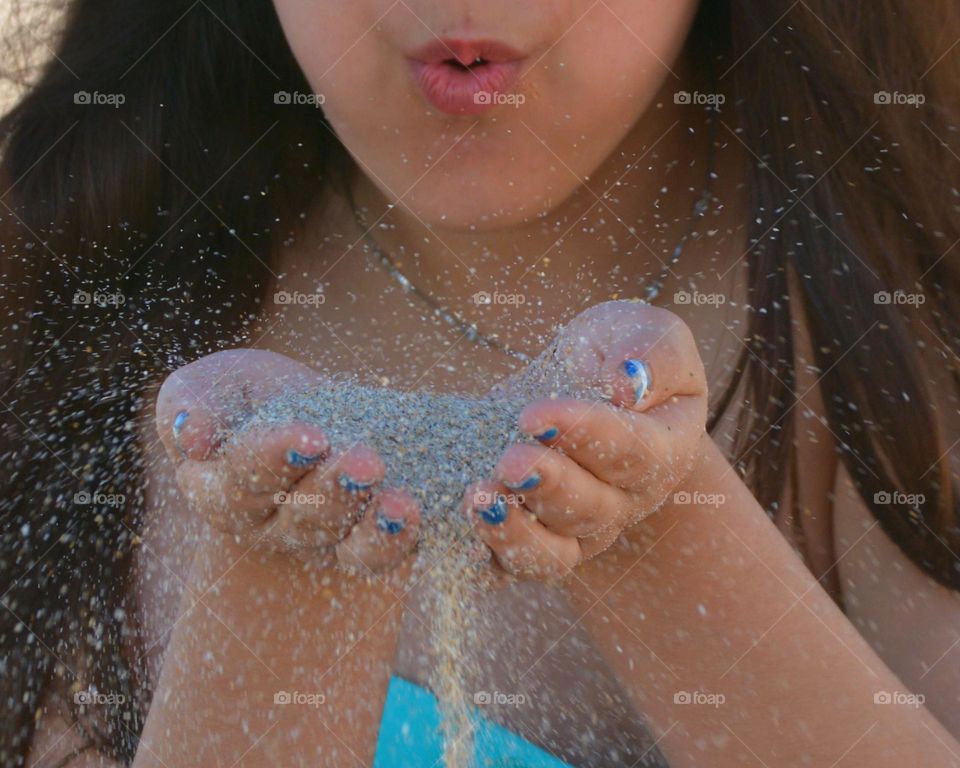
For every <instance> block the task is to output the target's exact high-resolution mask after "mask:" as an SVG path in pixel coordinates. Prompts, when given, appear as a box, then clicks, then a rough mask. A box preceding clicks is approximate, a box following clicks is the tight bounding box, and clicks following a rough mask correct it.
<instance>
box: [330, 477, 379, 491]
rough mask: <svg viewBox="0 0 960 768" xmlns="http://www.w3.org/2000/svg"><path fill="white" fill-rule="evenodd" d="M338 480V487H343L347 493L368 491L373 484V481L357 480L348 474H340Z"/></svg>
mask: <svg viewBox="0 0 960 768" xmlns="http://www.w3.org/2000/svg"><path fill="white" fill-rule="evenodd" d="M338 482H339V483H340V487H341V488H343V489H344V490H345V491H346V492H347V493H359V492H360V491H368V490H370V489H371V488H373V486H374V483H361V482H360V481H359V480H354V479H353V478H352V477H350V475H347V474H343V475H340V478H339V480H338Z"/></svg>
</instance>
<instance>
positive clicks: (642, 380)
mask: <svg viewBox="0 0 960 768" xmlns="http://www.w3.org/2000/svg"><path fill="white" fill-rule="evenodd" d="M623 371H624V373H626V374H627V376H628V377H629V378H630V381H631V382H633V396H634V399H633V404H634V405H636V404H637V403H639V402H640V401H641V400H643V398H644V397H645V396H646V394H647V390H648V389H650V366H649V365H647V364H646V363H645V362H643V361H642V360H624V361H623Z"/></svg>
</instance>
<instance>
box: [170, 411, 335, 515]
mask: <svg viewBox="0 0 960 768" xmlns="http://www.w3.org/2000/svg"><path fill="white" fill-rule="evenodd" d="M329 449H330V446H329V442H328V441H327V438H326V436H325V435H324V433H323V431H322V430H320V429H319V428H318V427H315V426H313V425H310V424H300V423H295V424H283V425H269V426H260V427H254V428H251V429H249V430H247V431H246V432H244V433H243V434H241V435H240V436H239V437H238V438H237V439H235V440H232V441H230V442H228V443H226V444H224V447H223V450H222V452H221V453H220V454H219V455H217V456H216V457H215V458H213V459H210V460H208V461H190V460H188V461H184V462H183V463H182V464H181V465H180V466H179V467H177V482H178V484H179V486H180V489H181V491H182V492H183V493H184V494H185V496H186V498H187V500H188V501H189V503H190V504H191V506H193V508H194V509H197V510H199V511H200V512H201V513H203V514H205V515H206V517H207V519H208V521H209V522H210V524H211V525H213V526H214V527H215V528H217V529H219V530H222V531H225V532H228V533H238V532H240V531H242V530H245V529H247V528H249V527H251V526H255V525H258V524H260V523H262V522H264V521H265V520H266V519H267V518H269V517H270V516H271V515H272V514H273V511H274V509H275V506H276V501H277V500H276V493H277V492H278V491H285V490H287V489H288V488H289V487H290V485H292V484H293V483H294V482H295V481H296V480H298V479H299V478H300V477H302V476H303V475H304V474H306V472H308V471H309V470H310V469H311V468H313V467H314V466H316V465H317V464H319V463H321V462H322V461H323V460H324V459H325V458H326V456H327V455H328V453H329Z"/></svg>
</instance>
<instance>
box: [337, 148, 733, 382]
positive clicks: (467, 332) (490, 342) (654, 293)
mask: <svg viewBox="0 0 960 768" xmlns="http://www.w3.org/2000/svg"><path fill="white" fill-rule="evenodd" d="M714 176H715V174H714V171H713V141H712V139H711V142H710V162H709V165H708V171H707V180H706V185H705V186H704V188H703V191H702V192H701V193H700V195H699V196H698V197H697V200H696V202H695V203H694V205H693V222H692V224H691V226H690V228H689V230H688V231H687V232H685V233H684V235H683V237H681V238H680V240H679V242H677V244H676V245H675V246H674V248H673V251H672V252H671V254H670V259H669V261H667V263H666V264H664V265H663V269H662V270H660V273H659V274H658V275H657V276H656V277H655V278H653V279H652V280H648V281H647V282H645V283H644V284H643V291H644V297H643V299H644V301H646V302H648V303H653V302H654V301H655V300H656V299H657V297H658V296H659V295H660V291H661V290H662V289H663V285H664V282H665V281H666V279H667V275H669V274H670V272H671V270H672V269H673V267H675V266H676V265H677V262H679V261H680V257H681V256H682V255H683V250H684V248H685V247H686V245H687V243H688V242H689V241H690V240H691V239H694V240H697V239H699V237H700V234H699V233H698V231H697V222H698V221H699V220H700V219H702V218H703V217H704V216H706V215H707V212H708V211H709V210H710V202H711V200H712V198H713V179H714ZM352 209H353V215H354V219H355V220H356V223H357V226H358V227H360V231H361V232H362V233H363V234H362V238H363V239H364V241H365V245H364V249H365V250H366V251H367V252H372V253H373V255H375V256H376V257H377V259H378V260H379V261H380V264H381V265H382V266H383V268H384V269H385V270H386V271H387V273H388V274H389V275H390V276H391V278H392V279H393V280H394V281H396V283H397V284H398V285H400V287H401V288H403V290H405V291H406V292H407V293H412V294H414V295H415V296H416V297H417V298H419V299H420V300H421V301H422V302H423V303H424V304H426V305H427V306H428V307H430V309H431V310H432V311H433V314H434V315H435V316H436V317H438V318H440V319H441V320H443V321H444V322H445V323H447V325H449V326H451V327H452V328H456V329H457V330H458V331H460V332H461V333H462V334H463V335H464V336H465V337H466V338H467V339H468V340H469V341H470V342H471V343H472V344H476V345H477V346H481V347H485V348H487V349H491V350H494V351H496V352H500V353H502V354H505V355H508V356H510V357H512V358H514V359H515V360H519V361H520V362H522V363H529V362H530V360H531V357H530V355H528V354H526V353H525V352H521V351H520V350H518V349H515V348H513V347H511V346H510V345H509V344H507V343H505V342H503V341H500V339H498V338H497V337H496V336H495V335H493V336H490V335H487V334H484V333H482V332H481V331H480V329H479V328H477V326H476V325H475V324H474V323H471V322H469V321H468V320H466V319H464V318H463V317H461V316H460V315H458V314H457V313H456V312H454V311H452V310H450V309H448V308H447V307H444V306H443V305H442V304H440V302H438V301H437V300H436V299H435V298H434V297H433V296H431V295H430V294H429V293H427V292H426V291H424V290H422V289H421V288H419V287H418V286H417V285H416V284H415V283H414V282H413V281H412V280H410V278H408V277H407V276H406V275H405V274H404V273H403V272H402V271H401V270H400V267H398V266H397V263H396V262H395V261H394V260H393V258H392V257H391V256H390V255H389V254H388V253H386V252H385V251H383V250H382V249H381V248H380V246H378V245H377V243H376V241H375V240H374V239H373V238H372V237H371V236H370V228H369V227H367V226H366V223H365V222H364V220H363V217H362V216H361V214H360V211H359V210H358V209H357V206H356V205H353V206H352Z"/></svg>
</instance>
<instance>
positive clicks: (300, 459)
mask: <svg viewBox="0 0 960 768" xmlns="http://www.w3.org/2000/svg"><path fill="white" fill-rule="evenodd" d="M322 458H323V454H322V453H300V451H298V450H296V449H294V448H291V449H290V450H289V451H287V464H289V465H290V466H291V467H309V466H310V465H311V464H316V463H317V462H318V461H320V459H322Z"/></svg>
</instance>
